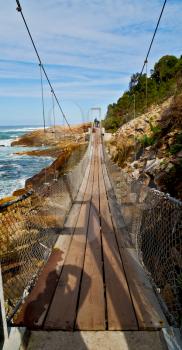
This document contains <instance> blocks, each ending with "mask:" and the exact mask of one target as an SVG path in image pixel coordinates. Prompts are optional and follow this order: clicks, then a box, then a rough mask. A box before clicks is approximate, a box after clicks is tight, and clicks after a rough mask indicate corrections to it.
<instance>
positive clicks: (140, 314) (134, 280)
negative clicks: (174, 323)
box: [121, 248, 167, 330]
mask: <svg viewBox="0 0 182 350" xmlns="http://www.w3.org/2000/svg"><path fill="white" fill-rule="evenodd" d="M121 254H122V260H123V264H124V269H125V272H126V276H127V280H128V284H129V288H130V293H131V296H132V300H133V304H134V308H135V313H136V316H137V320H138V324H139V329H140V330H157V329H161V328H162V327H167V321H166V318H165V316H164V314H163V312H162V310H161V307H160V305H159V302H158V300H157V297H156V295H155V293H154V290H153V288H152V285H151V283H150V281H149V279H148V278H147V275H146V273H145V271H144V269H143V267H142V266H141V264H140V263H139V261H138V258H137V254H136V251H135V250H134V249H129V248H128V249H122V251H121Z"/></svg>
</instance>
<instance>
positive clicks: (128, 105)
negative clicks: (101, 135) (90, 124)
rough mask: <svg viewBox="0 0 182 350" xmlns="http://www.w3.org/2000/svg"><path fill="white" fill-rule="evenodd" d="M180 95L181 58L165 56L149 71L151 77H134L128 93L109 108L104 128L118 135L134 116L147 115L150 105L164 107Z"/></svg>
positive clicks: (137, 75)
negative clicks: (169, 99)
mask: <svg viewBox="0 0 182 350" xmlns="http://www.w3.org/2000/svg"><path fill="white" fill-rule="evenodd" d="M146 91H147V94H146ZM181 92H182V56H181V57H180V58H177V57H175V56H170V55H166V56H163V57H162V58H161V59H160V60H159V61H158V62H157V63H156V64H155V66H154V69H153V70H151V71H150V76H148V75H147V76H146V74H143V75H140V74H139V73H136V74H133V75H132V76H131V79H130V83H129V89H128V91H126V92H124V94H123V95H122V96H121V97H120V98H119V99H118V101H117V102H116V103H113V104H110V105H109V106H108V110H107V114H106V118H105V120H104V121H103V126H104V127H105V129H106V130H108V131H109V132H115V131H116V130H117V129H118V128H119V127H120V126H122V125H123V124H124V123H126V122H128V121H129V120H131V119H133V118H134V116H135V115H136V116H139V115H141V114H142V113H145V112H147V110H148V108H149V107H150V106H152V105H154V104H155V105H156V104H161V103H162V102H163V101H165V100H166V99H168V98H169V97H170V96H174V95H176V94H179V93H181ZM134 100H135V101H134ZM134 105H135V111H134Z"/></svg>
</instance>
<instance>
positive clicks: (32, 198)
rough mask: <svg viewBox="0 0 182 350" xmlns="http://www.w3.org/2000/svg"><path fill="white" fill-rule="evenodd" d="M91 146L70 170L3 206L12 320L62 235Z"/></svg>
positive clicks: (0, 215) (1, 230)
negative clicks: (25, 195)
mask: <svg viewBox="0 0 182 350" xmlns="http://www.w3.org/2000/svg"><path fill="white" fill-rule="evenodd" d="M90 147H91V144H90V143H89V146H88V147H87V149H86V151H85V153H83V152H81V154H79V152H77V153H75V152H73V154H72V155H71V157H70V158H69V160H68V162H67V164H66V166H65V168H64V169H66V173H62V174H60V176H59V177H57V178H56V179H55V178H52V180H50V179H49V182H48V183H45V184H43V185H42V186H40V187H38V188H36V186H35V189H34V190H33V191H32V192H31V193H30V194H29V195H27V197H26V198H24V197H23V198H22V199H21V200H19V201H17V202H13V203H12V204H10V205H9V206H4V207H1V210H0V241H1V244H0V260H1V268H2V280H3V289H4V299H5V310H6V316H7V319H8V320H11V319H12V317H13V315H14V313H15V312H16V310H17V308H18V306H19V304H20V303H21V302H22V300H23V299H24V297H25V296H26V295H27V294H28V293H29V291H30V290H31V288H32V287H33V285H34V283H35V281H36V279H37V277H38V275H39V273H40V271H41V269H42V268H43V266H44V264H45V263H46V261H47V260H48V257H49V255H50V253H51V251H52V248H53V246H54V244H55V242H56V240H57V237H58V235H59V234H61V231H62V228H63V225H64V222H65V219H66V216H67V214H68V212H69V210H70V208H71V205H72V203H73V201H74V199H75V197H76V194H77V192H78V190H79V187H80V185H81V182H82V179H83V175H84V173H85V170H86V166H87V164H88V160H89V153H90ZM80 156H81V159H80ZM76 164H77V165H76Z"/></svg>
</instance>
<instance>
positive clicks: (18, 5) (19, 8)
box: [16, 0, 73, 134]
mask: <svg viewBox="0 0 182 350" xmlns="http://www.w3.org/2000/svg"><path fill="white" fill-rule="evenodd" d="M16 3H17V8H16V9H17V11H18V12H20V13H21V16H22V19H23V22H24V24H25V27H26V29H27V32H28V35H29V37H30V40H31V42H32V45H33V47H34V50H35V53H36V55H37V58H38V61H39V64H40V65H41V68H42V71H43V73H44V75H45V77H46V79H47V82H48V84H49V86H50V88H51V90H52V93H53V95H54V98H55V100H56V102H57V104H58V107H59V109H60V111H61V114H62V116H63V118H64V120H65V121H66V123H67V125H68V127H69V129H70V132H71V133H72V134H73V132H72V129H71V126H70V124H69V123H68V120H67V118H66V116H65V114H64V112H63V109H62V107H61V105H60V103H59V100H58V98H57V96H56V93H55V91H54V89H53V87H52V84H51V82H50V79H49V77H48V75H47V72H46V70H45V68H44V65H43V64H42V61H41V58H40V56H39V53H38V50H37V48H36V45H35V42H34V40H33V38H32V35H31V32H30V29H29V27H28V24H27V22H26V20H25V17H24V15H23V12H22V7H21V5H20V1H19V0H16Z"/></svg>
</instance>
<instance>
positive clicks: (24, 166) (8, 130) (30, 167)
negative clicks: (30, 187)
mask: <svg viewBox="0 0 182 350" xmlns="http://www.w3.org/2000/svg"><path fill="white" fill-rule="evenodd" d="M35 129H41V127H38V126H0V199H1V198H3V197H6V196H10V195H11V194H12V192H14V191H15V190H17V189H20V188H23V187H24V185H25V180H26V179H28V178H30V177H32V176H33V175H35V174H36V173H38V172H39V171H40V170H41V169H42V168H44V167H46V166H48V165H50V164H51V163H52V162H53V158H51V157H36V156H28V155H17V154H15V153H16V152H21V151H26V150H27V151H28V150H34V149H40V147H20V146H18V147H11V142H12V141H13V140H15V139H16V138H17V137H20V136H21V135H23V134H25V133H27V132H30V131H33V130H35Z"/></svg>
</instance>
